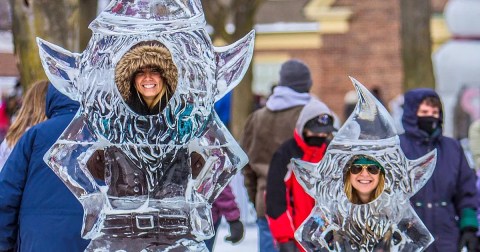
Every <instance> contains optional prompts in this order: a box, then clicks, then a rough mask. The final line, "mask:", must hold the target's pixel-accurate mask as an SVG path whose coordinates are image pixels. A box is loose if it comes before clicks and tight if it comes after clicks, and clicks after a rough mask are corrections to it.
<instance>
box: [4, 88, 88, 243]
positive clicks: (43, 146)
mask: <svg viewBox="0 0 480 252" xmlns="http://www.w3.org/2000/svg"><path fill="white" fill-rule="evenodd" d="M78 107H79V104H78V103H77V102H74V101H72V100H70V99H69V98H68V97H66V96H65V95H63V94H61V93H60V92H59V91H58V90H56V89H55V88H54V87H53V86H52V85H50V86H49V87H48V91H47V97H46V114H47V117H48V120H46V121H45V122H42V123H40V124H38V125H35V126H33V127H32V128H30V129H29V130H28V131H27V132H25V134H24V135H23V136H22V137H21V138H20V140H19V141H18V143H17V144H16V145H15V147H14V149H13V151H12V153H11V155H10V157H9V158H8V160H7V162H6V163H5V166H4V168H3V170H2V172H1V173H0V216H1V217H0V251H2V250H9V249H12V248H14V246H16V247H17V249H18V251H58V252H63V251H84V250H85V248H86V247H87V245H88V243H89V241H87V240H84V239H82V238H81V236H80V232H81V229H82V217H83V210H82V206H81V205H80V203H79V202H78V200H77V199H76V198H75V197H74V196H73V194H72V193H71V192H70V191H69V190H68V188H67V187H66V186H65V185H64V184H63V182H62V181H61V180H60V179H59V178H58V177H57V175H55V173H54V172H53V171H52V170H51V169H50V168H49V167H48V166H47V165H46V164H45V162H44V161H43V156H44V155H45V153H46V152H47V151H48V149H49V148H50V147H51V146H52V145H53V144H54V143H55V141H56V140H57V139H58V137H59V136H60V134H61V133H62V132H63V131H64V129H65V128H66V127H67V125H68V124H69V123H70V121H71V120H72V118H73V116H74V115H75V112H76V111H77V110H78Z"/></svg>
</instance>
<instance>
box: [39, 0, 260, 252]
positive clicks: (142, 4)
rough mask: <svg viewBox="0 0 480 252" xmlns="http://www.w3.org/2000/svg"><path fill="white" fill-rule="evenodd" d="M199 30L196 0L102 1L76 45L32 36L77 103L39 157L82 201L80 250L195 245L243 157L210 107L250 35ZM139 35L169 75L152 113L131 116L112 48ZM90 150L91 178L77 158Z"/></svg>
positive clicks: (243, 67)
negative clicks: (85, 40) (97, 156)
mask: <svg viewBox="0 0 480 252" xmlns="http://www.w3.org/2000/svg"><path fill="white" fill-rule="evenodd" d="M205 26H206V22H205V17H204V14H203V11H202V8H201V3H200V0H161V1H159V0H157V1H155V0H151V1H148V0H113V1H112V2H111V3H110V4H109V5H108V6H107V7H106V9H105V10H104V11H103V12H102V13H100V15H99V16H98V17H97V18H96V19H95V20H94V21H93V22H92V23H91V24H90V26H89V27H90V29H92V31H93V36H92V38H91V40H90V42H89V44H88V47H87V49H86V50H85V51H84V52H83V53H81V54H78V53H72V52H69V51H67V50H65V49H63V48H60V47H58V46H56V45H53V44H51V43H48V42H46V41H44V40H42V39H37V42H38V46H39V50H40V57H41V60H42V64H43V67H44V69H45V71H46V73H47V76H48V78H49V79H50V81H51V82H52V83H53V85H54V86H55V87H56V88H57V89H58V90H60V91H61V92H62V93H64V94H65V95H67V96H68V97H70V98H71V99H73V100H76V101H79V102H80V109H79V111H78V113H77V114H76V116H75V118H74V119H73V120H72V122H71V123H70V125H69V126H68V127H67V129H66V130H65V131H64V132H63V134H62V135H61V137H60V138H59V139H58V140H57V142H56V143H55V144H54V145H53V146H52V147H51V149H50V150H49V152H47V154H46V155H45V157H44V160H45V162H46V163H47V164H48V165H49V166H50V167H51V168H52V170H53V171H54V172H55V173H56V174H57V175H58V176H59V177H60V179H61V180H62V181H63V182H64V183H65V185H66V186H67V187H68V188H69V189H70V190H71V191H72V192H73V194H74V195H75V196H76V197H77V198H78V200H79V201H80V202H81V204H82V206H83V208H84V211H85V215H84V225H83V230H82V235H83V237H84V238H86V239H92V242H91V243H90V245H89V247H88V248H87V250H88V251H97V250H98V251H118V250H121V251H141V250H144V249H145V250H146V251H164V250H165V251H204V250H206V248H205V246H204V244H203V242H202V240H204V239H206V238H209V237H211V236H212V235H213V228H212V223H211V222H212V221H211V213H210V203H212V202H213V200H214V199H215V198H216V197H217V195H218V194H219V193H220V192H221V191H222V190H223V188H224V187H225V186H226V185H227V183H228V182H229V181H230V179H231V178H232V176H233V175H234V174H235V173H236V172H238V170H239V169H240V168H242V167H243V166H244V165H245V164H246V163H247V156H246V154H245V153H244V152H243V151H242V149H241V148H240V147H239V145H238V144H237V143H236V142H235V140H234V138H233V137H232V136H231V134H230V133H229V132H228V130H227V129H226V127H225V126H224V125H223V124H222V122H221V121H220V120H219V118H218V116H217V114H216V113H215V112H214V110H213V104H214V102H215V101H217V100H219V99H220V98H221V97H222V96H223V95H224V94H226V93H227V92H229V91H230V90H232V89H233V88H234V87H235V86H236V85H237V84H238V83H239V82H240V80H241V78H242V77H243V75H244V74H245V72H246V71H247V68H248V65H249V63H250V60H251V58H252V54H253V40H254V32H253V31H252V32H250V33H249V34H247V35H246V36H245V37H244V38H242V39H240V40H239V41H237V42H236V43H234V44H232V45H230V46H226V47H214V46H213V45H212V42H211V40H210V38H209V36H208V34H207V32H206V31H205ZM145 41H154V42H156V43H160V44H162V45H163V46H164V47H165V48H167V49H168V51H169V52H170V54H171V56H172V60H173V63H174V65H175V67H176V71H177V73H178V74H177V76H178V80H176V81H177V82H176V89H175V92H174V93H173V95H172V97H171V98H170V99H169V100H168V103H167V105H166V107H165V108H164V109H163V110H162V111H160V112H159V113H158V114H154V115H141V114H137V113H135V112H133V110H132V109H131V108H130V107H129V106H128V105H127V104H126V103H125V100H124V99H123V98H122V95H121V93H120V92H119V89H118V87H117V85H118V84H117V83H115V81H114V78H115V67H116V65H117V63H118V62H119V60H120V59H121V58H122V56H123V55H125V53H126V52H128V51H129V50H130V49H131V48H132V47H134V46H135V45H137V44H139V43H141V42H145ZM98 150H102V151H104V158H105V162H104V163H105V166H104V171H102V172H103V174H101V175H100V176H97V175H93V174H92V172H91V170H89V168H88V167H87V165H86V163H87V162H88V161H89V159H90V158H91V157H92V154H93V153H97V151H98ZM191 166H192V167H194V168H195V169H194V170H195V171H194V172H193V173H192V168H191Z"/></svg>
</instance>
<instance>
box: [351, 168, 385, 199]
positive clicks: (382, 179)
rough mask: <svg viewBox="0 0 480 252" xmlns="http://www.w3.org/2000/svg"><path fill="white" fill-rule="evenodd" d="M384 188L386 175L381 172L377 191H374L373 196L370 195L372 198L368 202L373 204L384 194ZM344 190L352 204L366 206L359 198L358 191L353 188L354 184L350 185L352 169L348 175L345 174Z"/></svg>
mask: <svg viewBox="0 0 480 252" xmlns="http://www.w3.org/2000/svg"><path fill="white" fill-rule="evenodd" d="M384 187H385V174H384V173H383V172H380V173H379V177H378V185H377V188H376V189H375V191H373V193H372V194H370V198H369V199H368V202H372V201H373V200H374V199H376V198H378V196H380V194H382V192H383V188H384ZM343 188H344V190H345V194H346V195H347V198H348V200H350V202H352V203H353V204H365V203H363V202H362V201H361V200H360V197H358V193H357V190H355V188H353V186H352V183H350V169H348V170H347V173H346V174H345V179H344V187H343Z"/></svg>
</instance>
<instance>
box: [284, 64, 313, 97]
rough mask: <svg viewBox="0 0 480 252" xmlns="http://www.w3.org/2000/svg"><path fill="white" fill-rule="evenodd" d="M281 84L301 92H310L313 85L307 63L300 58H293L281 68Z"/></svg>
mask: <svg viewBox="0 0 480 252" xmlns="http://www.w3.org/2000/svg"><path fill="white" fill-rule="evenodd" d="M278 85H279V86H286V87H289V88H291V89H293V90H295V91H297V92H299V93H308V92H309V90H310V87H311V86H312V78H311V76H310V70H309V69H308V67H307V65H305V63H303V62H302V61H300V60H297V59H292V60H288V61H287V62H285V63H283V64H282V67H281V68H280V81H279V82H278Z"/></svg>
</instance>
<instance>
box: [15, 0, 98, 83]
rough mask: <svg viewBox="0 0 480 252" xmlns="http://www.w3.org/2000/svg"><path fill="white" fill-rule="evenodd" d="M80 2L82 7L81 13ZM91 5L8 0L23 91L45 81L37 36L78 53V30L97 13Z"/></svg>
mask: <svg viewBox="0 0 480 252" xmlns="http://www.w3.org/2000/svg"><path fill="white" fill-rule="evenodd" d="M79 1H82V6H85V7H84V8H85V9H82V10H81V11H80V10H79ZM92 2H94V3H95V6H96V1H93V0H10V3H11V7H12V33H13V43H14V46H15V55H16V58H17V64H18V69H19V71H20V81H21V83H22V87H23V88H24V89H26V88H28V87H29V86H30V85H31V84H32V83H34V82H35V81H37V80H40V79H46V76H45V73H44V70H43V68H42V65H41V62H40V57H39V55H38V47H37V42H36V37H40V38H42V39H45V40H47V41H49V42H52V43H54V44H56V45H58V46H61V47H63V48H65V49H67V50H70V51H72V52H78V51H80V49H83V47H84V46H81V44H80V37H81V34H84V32H82V31H81V29H80V27H81V26H86V25H85V23H89V22H90V21H91V20H90V21H87V20H88V19H93V18H92V17H94V16H95V14H96V8H93V7H92V6H93V5H94V3H92ZM87 13H89V14H87ZM83 28H85V27H83ZM86 36H88V37H90V34H88V35H86ZM84 43H85V42H84Z"/></svg>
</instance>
